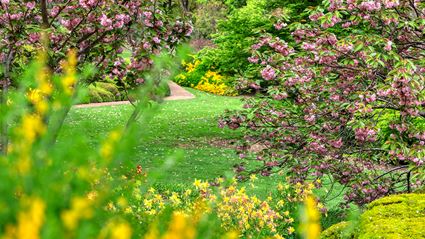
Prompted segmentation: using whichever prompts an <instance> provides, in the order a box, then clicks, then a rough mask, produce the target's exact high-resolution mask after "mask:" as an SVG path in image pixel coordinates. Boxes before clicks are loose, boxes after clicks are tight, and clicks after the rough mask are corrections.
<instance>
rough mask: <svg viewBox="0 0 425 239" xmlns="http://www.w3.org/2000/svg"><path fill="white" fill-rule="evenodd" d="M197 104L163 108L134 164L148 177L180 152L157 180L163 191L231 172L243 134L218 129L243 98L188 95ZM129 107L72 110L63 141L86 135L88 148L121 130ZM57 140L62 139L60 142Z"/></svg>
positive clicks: (169, 104)
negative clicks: (220, 120)
mask: <svg viewBox="0 0 425 239" xmlns="http://www.w3.org/2000/svg"><path fill="white" fill-rule="evenodd" d="M188 90H189V91H191V92H192V93H193V94H195V95H196V98H195V99H193V100H178V101H166V102H164V103H163V104H162V105H161V107H160V109H159V110H158V112H156V114H155V116H154V117H153V119H152V121H151V122H150V123H149V124H148V125H146V132H144V133H145V135H146V137H144V138H143V139H142V140H141V142H140V144H139V146H138V147H137V157H136V158H133V159H129V160H132V161H133V162H134V164H135V165H137V164H140V165H141V166H142V167H143V168H144V169H146V170H147V171H150V170H152V169H155V168H159V167H161V166H162V165H163V164H164V162H165V160H166V159H167V158H168V157H169V156H172V155H174V154H175V152H183V155H184V156H183V157H182V158H181V159H180V160H178V161H176V164H175V165H174V166H173V168H172V169H171V170H170V171H169V172H167V173H166V174H165V175H164V176H163V177H161V178H160V179H159V182H158V183H160V184H164V185H170V186H171V185H172V186H177V185H179V184H180V185H187V184H190V183H192V182H193V180H194V179H195V178H197V179H204V180H206V179H213V178H216V177H219V176H222V175H224V173H225V172H226V171H231V170H232V166H233V165H234V164H235V163H237V162H238V156H237V155H236V154H235V152H234V150H233V149H232V147H231V146H226V145H225V144H224V143H226V142H227V143H228V142H232V141H235V140H236V139H238V138H240V137H241V133H240V132H238V131H233V130H229V129H226V128H225V129H220V128H219V127H217V124H218V118H219V117H220V115H221V114H223V112H224V110H225V109H239V108H240V107H241V105H242V102H241V98H238V97H220V96H215V95H211V94H207V93H203V92H199V91H195V90H192V89H188ZM131 112H132V106H130V105H119V106H106V107H98V108H80V109H73V110H72V111H71V112H70V114H69V116H68V118H67V120H66V122H65V125H64V129H63V131H62V134H61V137H72V135H76V134H85V135H87V136H88V137H89V142H88V143H89V144H91V145H93V146H94V145H96V144H98V143H99V139H102V138H105V137H106V135H107V134H108V132H110V131H111V130H113V129H116V128H118V127H121V126H123V125H124V124H125V123H126V120H127V119H128V118H129V116H130V114H131ZM59 140H60V139H59Z"/></svg>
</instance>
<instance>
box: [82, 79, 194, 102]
mask: <svg viewBox="0 0 425 239" xmlns="http://www.w3.org/2000/svg"><path fill="white" fill-rule="evenodd" d="M168 86H169V87H170V96H168V97H165V98H164V100H190V99H194V98H195V96H194V95H193V94H192V93H190V92H189V91H187V90H185V89H184V88H183V87H181V86H179V85H177V84H176V83H174V82H172V81H169V82H168ZM127 104H130V102H129V101H115V102H103V103H90V104H81V105H75V106H74V107H75V108H91V107H100V106H112V105H127Z"/></svg>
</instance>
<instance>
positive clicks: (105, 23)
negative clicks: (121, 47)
mask: <svg viewBox="0 0 425 239" xmlns="http://www.w3.org/2000/svg"><path fill="white" fill-rule="evenodd" d="M100 24H101V25H102V26H104V27H107V28H110V27H111V26H112V20H111V19H109V18H108V17H107V16H106V15H105V14H102V16H101V17H100Z"/></svg>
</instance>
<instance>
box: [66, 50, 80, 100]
mask: <svg viewBox="0 0 425 239" xmlns="http://www.w3.org/2000/svg"><path fill="white" fill-rule="evenodd" d="M76 67H77V53H76V51H75V50H70V51H69V52H68V58H67V61H66V63H64V64H63V70H64V72H65V75H64V76H63V78H62V86H63V89H64V91H65V93H66V94H68V95H71V94H72V93H73V87H74V85H75V83H77V76H76Z"/></svg>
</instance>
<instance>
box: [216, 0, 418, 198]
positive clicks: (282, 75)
mask: <svg viewBox="0 0 425 239" xmlns="http://www.w3.org/2000/svg"><path fill="white" fill-rule="evenodd" d="M275 27H279V28H280V29H281V31H285V30H286V31H287V29H294V31H293V32H292V39H293V41H289V42H285V41H283V40H281V39H280V38H279V37H278V36H276V35H272V34H266V35H264V36H263V37H262V38H261V39H259V41H258V44H256V45H254V46H253V47H252V49H253V56H252V57H250V58H249V59H248V60H249V61H250V62H252V63H257V64H259V65H260V66H262V71H261V72H260V73H259V79H257V81H256V82H255V83H253V84H255V87H257V88H261V91H262V92H264V94H263V95H262V96H260V97H259V98H251V99H248V100H246V104H245V106H244V108H245V109H244V110H242V111H239V112H230V113H228V114H227V116H226V117H224V118H223V119H222V120H221V121H220V125H221V126H224V125H227V126H228V127H230V128H233V129H236V128H243V129H244V130H245V131H246V137H245V139H244V142H243V144H242V145H241V146H240V147H239V150H240V155H241V158H243V160H244V162H243V163H242V164H241V165H239V166H238V167H237V168H236V170H237V171H238V172H239V173H240V175H241V176H240V177H241V178H243V177H245V176H246V175H247V174H251V173H261V174H262V175H270V174H271V173H274V172H276V171H284V172H287V173H288V174H289V175H290V177H291V180H292V181H293V182H302V181H306V180H315V179H318V178H324V177H325V178H328V177H329V179H330V181H331V182H332V183H340V184H342V185H344V189H343V191H342V192H344V193H345V199H346V201H347V202H355V203H357V204H360V205H361V204H365V203H368V202H370V201H372V200H374V199H376V198H379V197H381V196H384V195H387V194H390V193H395V192H400V191H411V190H413V188H415V187H420V186H423V182H424V173H423V172H424V171H423V167H421V166H422V165H423V164H424V163H425V158H424V157H425V147H424V145H425V109H424V107H425V61H424V59H425V58H424V57H425V4H424V2H423V1H418V0H373V1H363V0H330V1H325V2H324V3H323V4H322V6H320V7H317V8H315V9H314V10H310V21H309V22H308V23H306V24H300V23H296V24H292V25H288V26H287V27H282V26H280V25H279V26H275ZM253 145H254V146H257V147H253ZM253 148H255V150H253ZM247 160H256V161H260V162H262V166H261V167H255V166H253V165H258V164H254V163H253V164H248V163H247V162H249V161H247ZM321 181H322V182H323V181H325V180H321ZM326 181H328V180H326ZM315 182H316V184H317V186H321V183H318V181H317V180H316V181H315ZM319 182H320V180H319ZM330 188H333V186H331V187H330ZM331 191H332V190H330V194H332V192H331ZM334 193H335V192H334ZM328 196H329V195H328Z"/></svg>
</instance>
